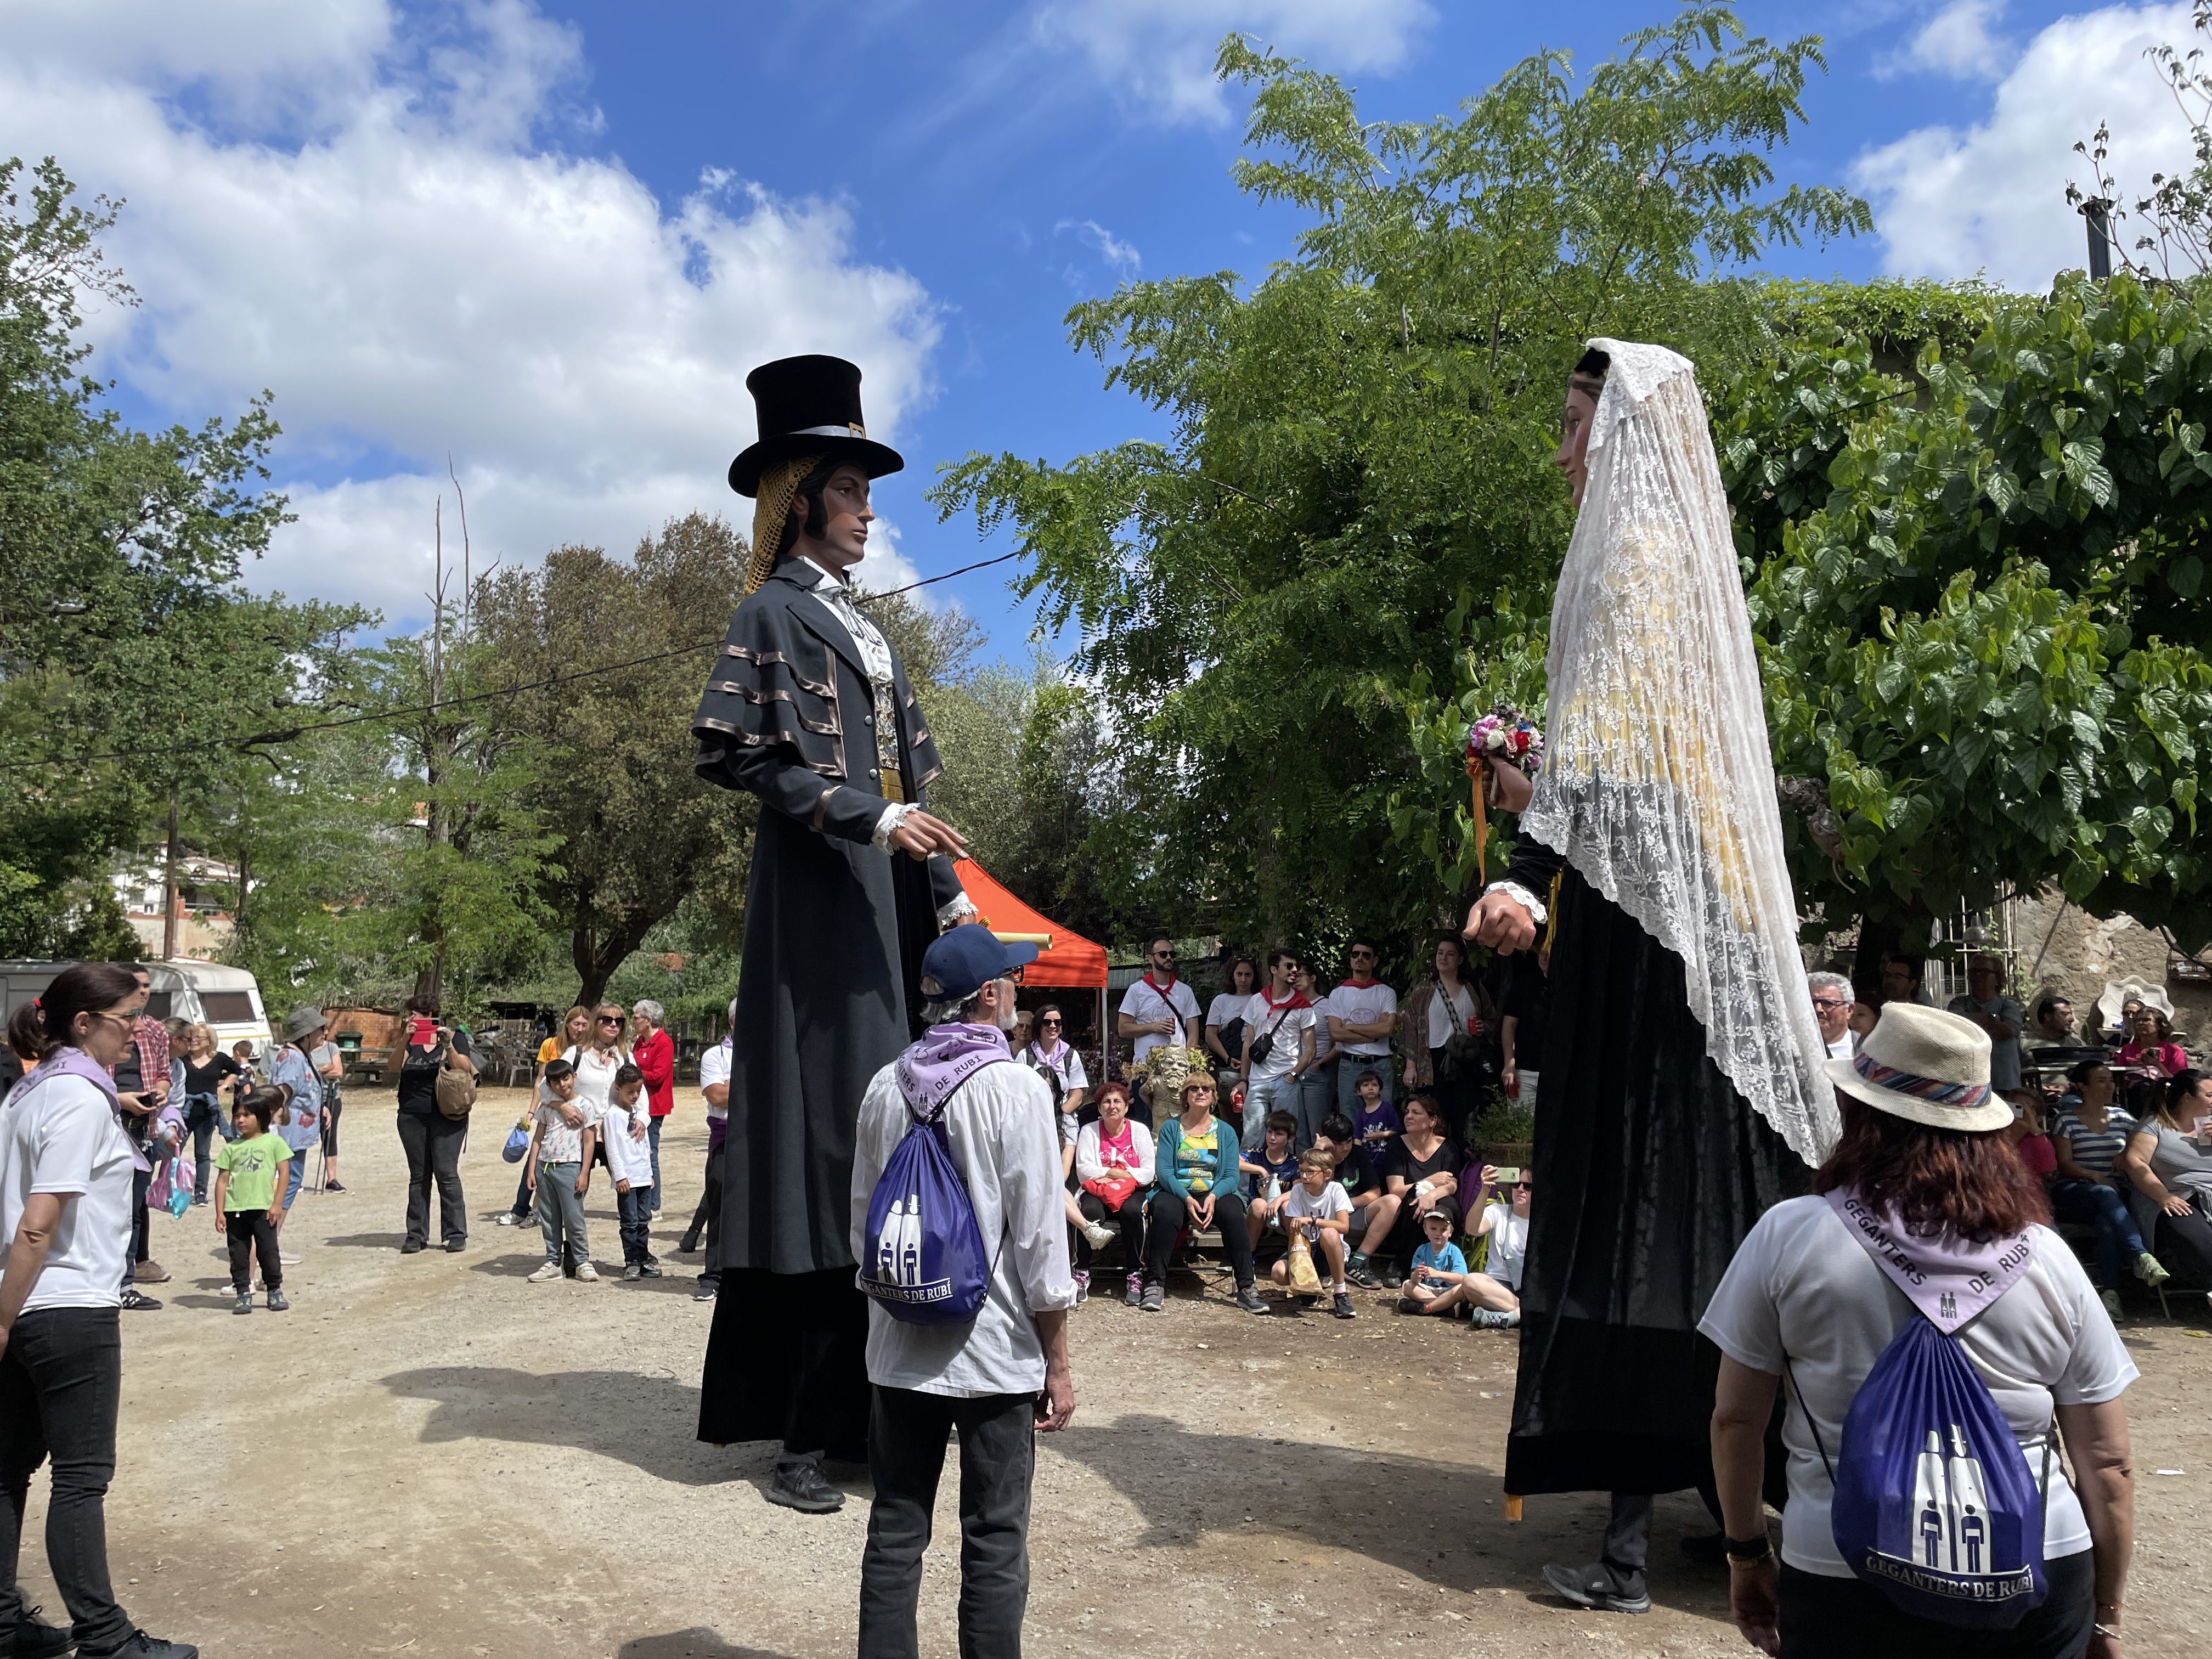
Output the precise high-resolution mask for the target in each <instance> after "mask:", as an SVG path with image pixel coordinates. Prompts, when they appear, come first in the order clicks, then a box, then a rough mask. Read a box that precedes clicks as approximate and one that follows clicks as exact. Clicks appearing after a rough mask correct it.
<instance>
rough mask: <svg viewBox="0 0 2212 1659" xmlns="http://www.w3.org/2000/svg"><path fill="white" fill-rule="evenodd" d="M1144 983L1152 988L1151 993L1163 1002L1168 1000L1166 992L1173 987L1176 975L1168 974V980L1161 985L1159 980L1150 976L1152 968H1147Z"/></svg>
mask: <svg viewBox="0 0 2212 1659" xmlns="http://www.w3.org/2000/svg"><path fill="white" fill-rule="evenodd" d="M1145 983H1146V984H1147V985H1149V986H1151V987H1152V994H1154V995H1155V996H1157V997H1158V998H1159V1000H1161V1001H1162V1002H1165V1001H1166V1000H1168V993H1169V992H1170V991H1172V990H1174V989H1175V986H1176V976H1175V975H1173V974H1170V975H1168V982H1167V983H1166V984H1164V985H1163V984H1161V983H1160V982H1159V981H1158V980H1156V979H1154V978H1153V977H1152V969H1149V968H1147V969H1145Z"/></svg>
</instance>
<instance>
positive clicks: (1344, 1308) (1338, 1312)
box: [1329, 1291, 1359, 1319]
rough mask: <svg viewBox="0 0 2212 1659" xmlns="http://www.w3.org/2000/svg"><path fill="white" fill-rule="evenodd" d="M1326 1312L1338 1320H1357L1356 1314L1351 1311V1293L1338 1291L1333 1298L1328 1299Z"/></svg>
mask: <svg viewBox="0 0 2212 1659" xmlns="http://www.w3.org/2000/svg"><path fill="white" fill-rule="evenodd" d="M1329 1311H1330V1312H1331V1313H1333V1314H1334V1315H1335V1316H1337V1317H1338V1318H1339V1319H1357V1318H1358V1317H1359V1316H1358V1314H1356V1313H1354V1312H1352V1292H1351V1291H1337V1292H1336V1293H1335V1294H1334V1296H1332V1297H1329Z"/></svg>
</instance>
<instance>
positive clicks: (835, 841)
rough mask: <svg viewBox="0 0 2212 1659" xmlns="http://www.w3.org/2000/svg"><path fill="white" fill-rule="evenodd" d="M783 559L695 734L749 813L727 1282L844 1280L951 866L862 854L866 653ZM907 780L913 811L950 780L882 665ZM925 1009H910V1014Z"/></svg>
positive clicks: (736, 633) (869, 787)
mask: <svg viewBox="0 0 2212 1659" xmlns="http://www.w3.org/2000/svg"><path fill="white" fill-rule="evenodd" d="M821 580H823V578H822V575H821V573H820V572H819V571H817V570H816V569H815V568H813V567H812V566H811V565H809V564H806V563H805V562H800V561H797V560H789V559H787V560H786V561H784V562H782V563H781V564H780V565H778V566H777V567H776V569H775V574H772V575H771V576H770V577H769V580H767V581H765V582H763V584H762V585H761V586H760V588H759V590H758V591H757V592H754V593H753V594H751V595H750V596H749V597H748V598H747V599H745V601H744V603H743V604H742V605H739V606H738V611H737V614H736V616H734V617H732V618H731V621H730V629H729V634H728V635H727V637H726V639H725V641H724V642H723V646H722V653H721V655H720V657H719V658H718V659H716V662H715V665H714V670H713V671H712V672H711V674H710V675H709V677H708V684H707V692H706V696H704V697H703V698H702V700H701V702H700V704H699V713H698V715H697V717H696V719H694V720H693V721H692V732H693V733H694V735H695V736H696V737H697V738H698V739H699V755H698V759H697V762H696V764H697V767H698V770H699V773H700V775H701V776H702V777H704V778H707V779H708V781H711V782H714V783H718V784H720V785H722V786H723V787H726V788H732V789H744V790H749V791H750V792H751V793H754V794H756V795H757V796H759V797H760V799H761V806H762V811H761V814H760V823H759V828H758V829H757V831H756V832H755V838H754V843H753V863H752V874H751V878H750V883H749V884H748V886H747V888H746V898H745V945H744V966H743V969H742V970H741V972H740V974H739V976H738V1017H737V1024H736V1028H735V1031H734V1036H735V1042H734V1043H733V1044H732V1060H731V1066H730V1121H729V1128H728V1132H727V1133H728V1139H727V1141H726V1151H725V1152H724V1155H723V1157H724V1163H723V1170H722V1194H723V1208H722V1222H723V1225H722V1233H721V1253H722V1260H721V1265H722V1267H724V1268H725V1269H737V1270H743V1269H747V1268H757V1269H765V1270H767V1271H768V1272H770V1273H817V1272H822V1271H824V1270H827V1269H831V1268H849V1267H852V1266H853V1255H852V1249H851V1246H850V1243H849V1233H848V1221H849V1212H850V1209H851V1202H852V1170H853V1136H854V1123H855V1121H857V1119H858V1117H859V1115H860V1097H861V1095H862V1093H863V1092H864V1091H866V1088H867V1085H868V1081H869V1079H872V1077H874V1076H875V1074H876V1073H877V1072H878V1071H879V1070H881V1069H882V1068H883V1067H884V1066H885V1065H887V1064H889V1063H890V1061H891V1060H893V1059H895V1058H896V1056H897V1054H898V1052H899V1050H900V1049H902V1048H904V1047H905V1046H906V1045H907V1043H908V1041H909V1040H910V1039H909V1035H908V999H909V997H910V996H911V995H913V994H914V993H913V986H914V983H915V979H916V977H917V976H918V975H919V972H920V966H919V964H920V961H921V952H922V951H923V950H924V949H926V948H927V945H928V943H929V941H930V940H931V939H934V938H935V937H936V936H937V915H938V912H939V909H940V908H943V907H944V906H945V905H946V904H948V903H950V902H952V901H953V900H955V899H957V897H958V896H960V883H959V879H958V878H957V876H956V875H955V874H954V873H953V869H952V865H951V860H947V859H944V858H933V859H931V860H929V861H928V862H927V865H923V864H918V863H916V862H915V860H913V859H911V858H908V856H906V855H905V854H897V853H879V852H878V851H877V850H876V849H875V848H874V847H873V846H872V845H871V843H870V837H871V836H872V835H873V834H874V832H875V826H876V821H877V819H878V818H879V817H881V816H882V815H883V809H884V794H883V786H882V783H881V781H880V780H879V778H878V775H877V773H878V769H877V766H876V757H877V745H876V741H875V726H874V722H875V697H874V694H873V691H872V688H871V685H870V683H869V680H868V677H867V672H866V667H865V665H864V664H863V662H862V659H861V658H860V649H859V647H857V646H856V645H855V644H854V641H853V638H852V635H850V634H849V633H848V631H847V630H846V628H845V625H844V624H843V623H841V622H839V621H838V620H837V618H836V615H835V614H834V613H833V612H832V611H830V610H829V606H828V605H824V604H823V602H822V601H821V600H820V599H817V598H816V597H815V595H814V592H813V589H814V587H815V586H817V584H818V583H819V582H820V581H821ZM892 661H893V663H894V665H895V670H896V671H895V674H894V684H895V688H896V708H897V715H898V752H899V759H900V770H901V774H902V776H903V778H904V779H905V780H906V791H907V798H908V799H910V800H914V801H917V802H920V801H921V800H922V799H923V792H924V791H925V790H927V787H928V786H929V785H930V783H931V782H932V781H933V780H935V779H936V778H937V776H938V775H939V773H940V772H941V771H942V770H943V769H942V767H940V766H939V763H938V759H937V750H936V747H935V745H934V744H932V743H931V742H930V738H929V731H928V728H927V726H925V725H924V724H923V721H922V715H921V708H920V707H919V706H918V705H917V704H916V702H915V696H914V688H913V686H912V685H911V684H908V680H907V677H906V669H905V667H904V665H902V664H899V663H898V661H897V653H896V652H894V653H892ZM917 1006H918V1005H917Z"/></svg>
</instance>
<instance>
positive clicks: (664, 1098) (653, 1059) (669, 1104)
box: [630, 1028, 676, 1117]
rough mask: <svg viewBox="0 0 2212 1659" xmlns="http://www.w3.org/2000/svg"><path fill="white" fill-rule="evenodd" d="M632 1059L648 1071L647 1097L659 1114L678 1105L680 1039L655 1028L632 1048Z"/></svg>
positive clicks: (638, 1067) (661, 1115) (654, 1113)
mask: <svg viewBox="0 0 2212 1659" xmlns="http://www.w3.org/2000/svg"><path fill="white" fill-rule="evenodd" d="M630 1063H631V1064H632V1065H634V1066H636V1067H637V1069H638V1070H639V1071H641V1072H642V1073H645V1097H646V1102H647V1106H648V1107H649V1108H650V1109H651V1110H652V1113H653V1116H655V1117H666V1116H667V1115H669V1113H671V1112H672V1111H674V1110H675V1109H676V1039H675V1038H673V1037H671V1036H669V1035H668V1033H667V1032H665V1031H664V1030H659V1029H658V1028H655V1029H654V1030H653V1032H652V1033H651V1034H650V1035H648V1036H647V1037H646V1039H645V1041H644V1042H641V1043H639V1044H638V1045H637V1047H636V1048H634V1049H632V1050H631V1051H630Z"/></svg>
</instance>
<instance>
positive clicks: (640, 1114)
mask: <svg viewBox="0 0 2212 1659" xmlns="http://www.w3.org/2000/svg"><path fill="white" fill-rule="evenodd" d="M646 1098H647V1097H646V1095H645V1092H644V1091H642V1090H641V1091H639V1092H638V1097H637V1105H636V1107H635V1113H636V1117H635V1121H636V1122H640V1123H642V1122H643V1121H646V1116H647V1107H646ZM632 1122H633V1119H632V1117H631V1114H630V1112H629V1111H626V1110H624V1109H623V1108H622V1107H620V1106H617V1105H616V1104H615V1103H613V1102H612V1101H609V1102H608V1103H607V1108H606V1111H605V1115H602V1116H601V1117H600V1119H599V1145H600V1146H604V1147H605V1148H606V1149H607V1171H608V1173H609V1174H611V1175H612V1176H614V1178H615V1179H616V1180H617V1181H627V1182H629V1184H630V1185H631V1186H632V1187H650V1186H651V1185H653V1143H652V1142H651V1141H649V1140H633V1139H630V1128H631V1125H632Z"/></svg>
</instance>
